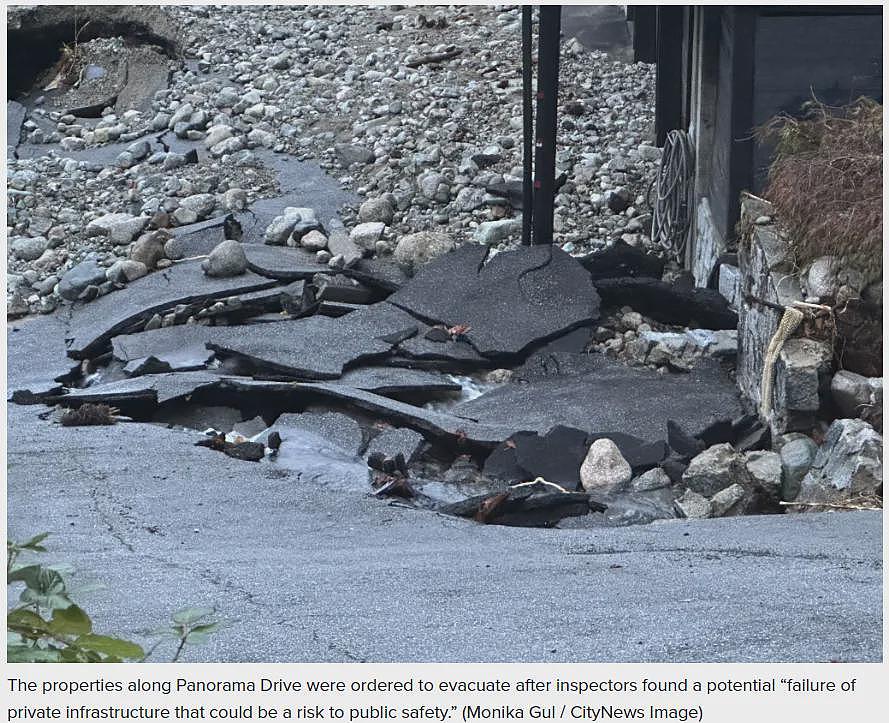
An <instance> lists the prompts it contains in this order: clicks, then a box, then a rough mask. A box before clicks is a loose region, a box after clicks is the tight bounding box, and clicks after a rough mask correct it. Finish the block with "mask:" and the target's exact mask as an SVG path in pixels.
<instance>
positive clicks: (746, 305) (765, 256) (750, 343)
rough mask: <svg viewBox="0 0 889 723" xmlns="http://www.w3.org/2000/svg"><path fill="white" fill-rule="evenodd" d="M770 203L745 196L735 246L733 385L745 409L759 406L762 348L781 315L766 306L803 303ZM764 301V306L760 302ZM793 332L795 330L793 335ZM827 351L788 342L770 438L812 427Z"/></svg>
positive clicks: (825, 383)
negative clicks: (735, 368)
mask: <svg viewBox="0 0 889 723" xmlns="http://www.w3.org/2000/svg"><path fill="white" fill-rule="evenodd" d="M771 214H772V209H771V204H769V203H768V202H767V201H764V200H762V199H759V198H756V197H754V196H745V197H744V198H743V200H742V205H741V224H742V225H743V227H745V228H747V229H749V231H748V232H747V233H745V234H744V235H743V238H742V241H741V244H740V248H739V256H738V261H739V267H740V269H739V270H740V293H739V298H738V299H737V301H738V306H739V308H738V319H739V322H738V371H737V379H738V387H739V388H740V390H741V394H742V396H743V397H744V399H745V400H746V402H747V403H748V404H749V405H750V406H751V408H754V409H759V408H760V405H761V402H762V400H761V386H762V376H763V364H764V360H765V355H766V350H767V349H768V347H769V342H770V341H771V339H772V336H773V335H774V333H775V331H776V330H777V328H778V323H779V322H780V320H781V316H782V312H781V311H779V310H778V309H777V308H774V307H773V306H769V304H775V305H779V306H782V307H783V306H789V305H790V304H792V303H793V302H796V301H802V300H803V292H802V290H801V288H800V284H799V281H798V280H797V273H796V271H795V269H794V268H793V266H792V260H791V258H790V253H789V250H788V248H787V244H786V242H785V241H784V240H783V239H782V238H781V236H780V235H779V234H778V231H777V228H776V227H775V225H774V224H773V223H772V220H771V218H772V217H771ZM762 302H765V303H762ZM797 333H798V332H797ZM830 359H831V350H830V347H829V345H828V344H827V343H826V342H821V341H816V340H813V339H802V338H793V339H789V340H788V341H787V342H786V343H785V345H784V348H783V349H782V351H781V353H780V355H779V358H778V360H777V363H776V364H775V370H774V374H775V377H774V384H773V387H772V388H773V394H772V401H771V405H770V409H771V412H770V414H769V416H768V419H765V420H764V421H766V422H768V423H769V425H770V426H771V428H772V432H773V433H775V434H783V433H785V432H806V431H809V430H811V429H812V427H813V426H814V424H815V420H816V414H817V412H818V409H819V408H820V407H821V406H822V404H823V403H824V402H825V401H826V400H827V398H828V397H827V394H829V385H830Z"/></svg>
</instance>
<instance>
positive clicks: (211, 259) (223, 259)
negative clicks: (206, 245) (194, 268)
mask: <svg viewBox="0 0 889 723" xmlns="http://www.w3.org/2000/svg"><path fill="white" fill-rule="evenodd" d="M201 269H203V271H204V273H205V274H206V275H207V276H214V277H217V278H227V277H230V276H240V275H241V274H243V273H245V272H246V271H247V254H245V253H244V248H243V246H241V243H240V242H239V241H235V240H234V239H228V240H227V241H223V242H222V243H221V244H219V245H218V246H217V247H216V248H215V249H213V250H212V251H211V252H210V255H209V256H208V257H207V258H206V259H204V261H203V262H202V263H201Z"/></svg>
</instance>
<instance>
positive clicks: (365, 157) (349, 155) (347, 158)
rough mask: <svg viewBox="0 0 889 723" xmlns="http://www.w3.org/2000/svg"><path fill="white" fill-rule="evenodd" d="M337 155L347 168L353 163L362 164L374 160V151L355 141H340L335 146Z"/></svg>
mask: <svg viewBox="0 0 889 723" xmlns="http://www.w3.org/2000/svg"><path fill="white" fill-rule="evenodd" d="M334 151H335V152H336V157H337V158H338V159H339V161H340V163H342V164H343V166H345V167H346V168H348V167H349V166H351V165H352V164H353V163H360V164H362V165H365V164H368V163H373V162H374V153H373V151H371V150H369V149H367V148H365V147H364V146H359V145H356V144H353V143H339V144H337V145H336V146H335V147H334Z"/></svg>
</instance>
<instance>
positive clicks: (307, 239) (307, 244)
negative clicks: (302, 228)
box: [299, 230, 327, 251]
mask: <svg viewBox="0 0 889 723" xmlns="http://www.w3.org/2000/svg"><path fill="white" fill-rule="evenodd" d="M299 243H300V246H302V247H303V248H304V249H309V251H322V250H323V249H326V248H327V236H325V235H324V234H323V233H321V232H320V231H318V230H314V231H309V232H308V233H307V234H306V235H305V236H303V237H302V238H301V239H300V241H299Z"/></svg>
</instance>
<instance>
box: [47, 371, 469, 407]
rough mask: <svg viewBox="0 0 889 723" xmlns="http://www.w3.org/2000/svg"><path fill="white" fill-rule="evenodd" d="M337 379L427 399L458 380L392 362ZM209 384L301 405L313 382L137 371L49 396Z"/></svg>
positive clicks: (136, 393)
mask: <svg viewBox="0 0 889 723" xmlns="http://www.w3.org/2000/svg"><path fill="white" fill-rule="evenodd" d="M336 383H337V384H341V385H342V386H343V387H345V388H347V389H348V388H353V389H354V390H355V391H356V392H359V391H365V392H370V393H373V394H374V395H380V396H381V397H393V398H411V399H427V398H428V397H430V396H437V395H441V394H446V393H455V392H458V391H459V390H460V386H459V385H458V384H455V383H454V382H452V381H451V380H449V379H448V378H447V377H445V376H444V375H441V374H436V373H435V372H427V371H422V370H413V369H401V368H397V367H363V368H361V369H356V370H355V371H354V372H347V373H346V374H345V375H343V377H342V378H341V379H337V380H336ZM59 386H60V385H59ZM213 389H216V390H219V391H221V392H224V393H223V394H220V395H219V396H220V399H219V400H217V401H218V402H219V403H230V404H238V403H239V402H240V403H242V404H243V405H244V406H248V405H249V403H251V402H255V401H256V400H255V399H253V398H251V395H256V394H272V395H275V396H276V397H277V401H278V403H279V404H280V405H284V406H287V405H288V404H289V405H290V406H292V407H300V406H304V404H305V398H306V397H307V396H308V395H307V393H306V392H311V390H312V387H311V385H308V386H306V385H298V384H293V383H291V382H280V381H265V380H259V379H250V378H247V377H237V376H227V375H223V374H219V373H216V372H213V371H179V372H167V373H160V374H142V375H140V376H137V377H133V378H130V379H118V380H116V381H111V382H107V383H105V384H93V385H90V386H88V387H82V388H76V389H69V390H68V391H66V392H60V393H57V394H56V395H53V399H52V401H57V402H59V403H61V404H64V405H66V406H77V405H80V404H83V403H85V402H91V403H94V404H98V403H102V404H109V405H111V406H126V407H129V406H130V405H132V404H137V403H140V404H145V403H149V404H150V405H160V404H164V403H165V402H168V401H171V400H174V399H183V398H187V397H191V396H192V395H194V394H195V393H197V392H199V391H202V390H206V391H209V390H213ZM230 392H234V394H233V395H232V394H230ZM205 396H206V395H205ZM417 409H419V408H417Z"/></svg>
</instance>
